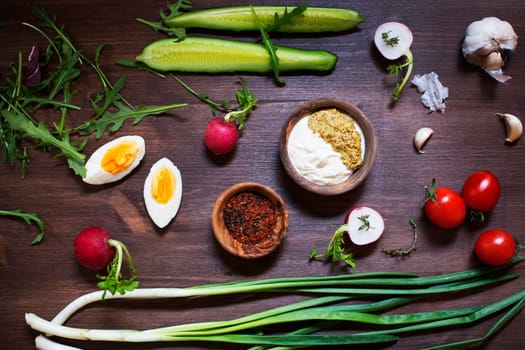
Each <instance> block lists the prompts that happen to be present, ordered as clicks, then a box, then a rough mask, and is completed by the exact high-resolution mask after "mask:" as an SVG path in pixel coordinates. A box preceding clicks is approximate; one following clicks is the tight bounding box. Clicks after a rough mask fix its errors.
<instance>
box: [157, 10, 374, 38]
mask: <svg viewBox="0 0 525 350" xmlns="http://www.w3.org/2000/svg"><path fill="white" fill-rule="evenodd" d="M252 8H253V10H254V11H255V13H256V14H257V16H258V17H259V19H260V20H261V22H262V24H263V26H269V25H270V24H271V23H273V20H274V16H275V14H278V15H279V16H282V15H283V14H284V12H285V10H287V11H288V12H290V11H292V10H293V9H294V7H286V6H253V7H250V6H230V7H218V8H210V9H204V10H196V11H191V12H186V13H183V14H181V15H179V16H177V17H173V18H168V19H166V20H165V21H164V24H165V25H167V26H168V27H182V28H204V29H216V30H232V31H248V30H259V28H258V26H257V23H256V22H255V20H254V16H253V13H252V10H251V9H252ZM363 21H364V18H363V16H361V14H359V13H358V12H356V11H354V10H350V9H343V8H326V7H308V8H307V9H306V10H305V11H304V12H303V14H302V16H299V17H297V18H294V19H293V23H292V24H283V25H281V26H280V27H279V28H278V29H277V31H280V32H285V33H320V32H340V31H345V30H349V29H352V28H354V27H355V26H357V25H358V24H360V23H362V22H363Z"/></svg>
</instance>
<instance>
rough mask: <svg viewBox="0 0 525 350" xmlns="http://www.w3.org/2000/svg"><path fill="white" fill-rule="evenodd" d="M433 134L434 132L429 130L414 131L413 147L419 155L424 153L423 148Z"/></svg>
mask: <svg viewBox="0 0 525 350" xmlns="http://www.w3.org/2000/svg"><path fill="white" fill-rule="evenodd" d="M433 133H434V130H432V129H431V128H421V129H419V130H418V131H416V134H415V135H414V146H415V147H416V150H417V151H418V152H419V153H425V151H423V146H424V145H425V144H426V143H427V141H428V140H429V139H430V137H431V136H432V134H433Z"/></svg>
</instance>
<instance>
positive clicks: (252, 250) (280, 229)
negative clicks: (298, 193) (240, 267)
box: [211, 182, 288, 259]
mask: <svg viewBox="0 0 525 350" xmlns="http://www.w3.org/2000/svg"><path fill="white" fill-rule="evenodd" d="M243 192H255V193H258V194H260V195H263V196H264V197H266V198H268V199H269V200H270V201H271V203H272V204H273V207H274V209H275V216H276V224H275V227H274V230H273V232H272V234H271V235H270V237H267V238H266V239H265V240H263V241H261V242H258V243H256V244H248V243H243V242H240V241H238V240H236V239H234V237H233V236H232V235H231V234H230V232H228V229H227V227H226V223H225V222H224V207H225V206H226V204H227V203H228V201H229V200H230V198H232V197H233V196H235V195H236V194H239V193H243ZM211 225H212V229H213V234H214V235H215V238H216V239H217V241H218V242H219V243H220V245H221V246H222V247H223V248H224V249H226V250H227V251H228V252H230V253H231V254H233V255H237V256H239V257H241V258H246V259H255V258H260V257H263V256H266V255H268V254H270V253H272V252H273V251H274V250H276V249H277V247H279V245H280V244H281V242H282V240H283V239H284V238H285V237H286V235H287V233H288V209H287V208H286V205H285V204H284V201H283V200H282V199H281V197H280V196H279V195H278V194H277V193H276V192H275V191H273V190H272V189H271V188H269V187H268V186H265V185H262V184H259V183H256V182H242V183H239V184H236V185H233V186H231V187H230V188H228V189H227V190H225V191H224V192H223V193H222V194H221V195H220V196H219V198H217V200H216V201H215V205H214V207H213V211H212V216H211Z"/></svg>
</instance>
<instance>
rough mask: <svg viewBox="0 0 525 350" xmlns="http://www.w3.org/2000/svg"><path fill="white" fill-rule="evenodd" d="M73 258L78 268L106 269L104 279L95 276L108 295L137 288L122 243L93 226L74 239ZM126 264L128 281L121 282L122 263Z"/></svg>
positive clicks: (129, 261)
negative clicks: (80, 266) (74, 256)
mask: <svg viewBox="0 0 525 350" xmlns="http://www.w3.org/2000/svg"><path fill="white" fill-rule="evenodd" d="M74 247H75V255H76V257H77V260H78V261H79V262H80V264H81V265H82V266H84V267H86V268H88V269H91V270H97V271H98V270H102V269H104V268H106V269H107V275H106V276H103V275H97V278H98V279H100V280H101V281H100V282H99V283H98V286H99V287H100V288H101V289H103V290H104V295H103V297H104V296H105V292H106V291H110V292H111V294H115V293H116V292H119V293H120V294H124V293H125V292H126V291H132V290H133V289H135V288H137V287H138V285H139V282H138V281H137V280H136V277H137V271H136V270H135V267H134V266H133V263H132V261H131V255H130V254H129V251H128V248H126V246H125V245H124V243H122V242H120V241H117V240H115V239H113V238H111V235H110V234H109V233H108V232H107V231H106V230H104V229H103V228H101V227H97V226H93V227H88V228H86V229H84V230H82V231H81V232H80V233H79V234H78V235H77V237H76V238H75V244H74ZM124 258H125V259H126V261H127V264H128V269H129V272H130V277H129V278H128V279H123V278H122V273H121V269H122V262H123V260H124Z"/></svg>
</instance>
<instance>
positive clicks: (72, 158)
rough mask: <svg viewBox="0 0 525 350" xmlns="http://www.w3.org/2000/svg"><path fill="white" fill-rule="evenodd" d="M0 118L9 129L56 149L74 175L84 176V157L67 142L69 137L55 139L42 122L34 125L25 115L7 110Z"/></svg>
mask: <svg viewBox="0 0 525 350" xmlns="http://www.w3.org/2000/svg"><path fill="white" fill-rule="evenodd" d="M1 113H2V116H3V117H4V119H5V120H7V122H8V124H9V126H10V127H11V129H13V130H16V131H20V132H22V133H23V134H24V135H25V136H29V137H30V138H32V139H34V140H36V141H38V142H40V143H41V144H42V145H45V146H47V145H50V146H54V147H56V148H58V149H59V150H60V154H59V155H62V156H64V157H66V158H67V159H68V163H69V165H70V168H71V169H73V170H74V171H75V174H77V175H80V176H82V177H84V176H86V172H87V170H86V168H85V166H84V159H85V158H86V156H85V155H84V154H82V153H80V152H79V150H78V149H77V148H76V147H75V146H74V145H73V144H72V143H70V142H69V137H68V136H67V135H66V136H67V137H66V138H65V139H62V140H61V139H58V138H56V137H55V136H54V135H53V134H52V133H51V132H50V131H49V129H48V128H47V126H46V125H45V123H44V122H40V123H38V124H37V125H35V124H34V123H33V122H32V121H31V120H29V119H28V118H27V117H26V116H25V115H23V114H21V113H18V114H16V113H14V112H11V111H8V110H3V111H2V112H1Z"/></svg>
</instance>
